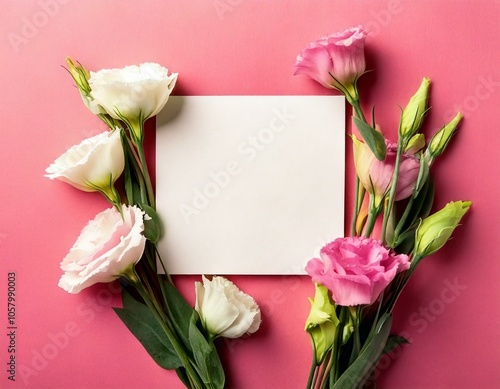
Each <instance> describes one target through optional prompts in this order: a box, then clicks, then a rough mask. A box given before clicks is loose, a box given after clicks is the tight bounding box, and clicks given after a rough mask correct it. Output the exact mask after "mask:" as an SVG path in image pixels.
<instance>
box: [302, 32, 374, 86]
mask: <svg viewBox="0 0 500 389" xmlns="http://www.w3.org/2000/svg"><path fill="white" fill-rule="evenodd" d="M366 35H367V32H366V31H365V30H364V29H363V28H362V27H361V26H359V27H356V28H348V29H347V30H345V31H344V32H341V33H336V34H332V35H329V36H326V37H322V38H320V39H318V40H317V41H315V42H311V43H310V44H309V45H308V46H307V47H306V48H304V49H303V50H302V52H301V53H300V54H299V55H298V56H297V61H296V63H295V67H294V75H297V74H305V75H307V76H309V77H311V78H312V79H313V80H315V81H317V82H319V83H320V84H321V85H323V86H325V87H326V88H335V89H338V90H340V91H341V92H343V93H345V92H346V91H348V92H349V93H353V92H354V86H355V84H356V80H357V79H358V78H359V77H360V76H361V75H362V74H363V73H364V72H365V67H366V64H365V54H364V47H365V38H366Z"/></svg>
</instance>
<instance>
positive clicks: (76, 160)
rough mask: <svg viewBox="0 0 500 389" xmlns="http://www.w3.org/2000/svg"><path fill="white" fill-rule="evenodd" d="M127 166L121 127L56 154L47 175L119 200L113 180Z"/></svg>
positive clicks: (113, 201)
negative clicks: (59, 154)
mask: <svg viewBox="0 0 500 389" xmlns="http://www.w3.org/2000/svg"><path fill="white" fill-rule="evenodd" d="M124 167H125V155H124V152H123V147H122V143H121V138H120V130H118V129H117V130H115V131H106V132H103V133H101V134H99V135H95V136H93V137H91V138H88V139H85V140H84V141H82V142H81V143H80V144H78V145H75V146H73V147H71V148H70V149H69V150H68V151H66V152H65V153H64V154H63V155H61V156H60V157H59V158H57V159H56V160H55V161H54V163H52V164H51V165H50V166H49V167H48V168H47V169H46V170H45V172H46V173H47V174H46V175H45V177H48V178H50V179H58V180H61V181H64V182H66V183H68V184H70V185H73V186H74V187H75V188H78V189H80V190H83V191H85V192H96V191H98V192H101V193H103V194H104V195H105V196H106V197H107V198H108V199H109V200H110V201H111V202H112V203H119V196H118V194H117V193H116V190H115V188H114V183H115V181H116V180H117V179H118V177H120V175H121V174H122V172H123V169H124Z"/></svg>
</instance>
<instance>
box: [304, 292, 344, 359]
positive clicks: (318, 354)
mask: <svg viewBox="0 0 500 389" xmlns="http://www.w3.org/2000/svg"><path fill="white" fill-rule="evenodd" d="M315 287H316V293H315V295H314V300H311V299H309V301H310V302H311V311H310V313H309V316H308V318H307V321H306V326H305V330H306V331H307V332H308V333H309V334H310V335H311V339H312V342H313V347H314V353H315V358H316V363H317V364H320V363H321V362H322V361H323V359H324V358H325V356H326V353H327V352H328V350H330V349H331V348H332V347H333V343H334V342H335V337H336V334H337V328H338V325H339V319H338V318H337V314H336V312H335V304H334V303H333V302H332V299H331V298H330V295H329V292H328V289H327V288H326V287H325V286H323V285H321V284H315Z"/></svg>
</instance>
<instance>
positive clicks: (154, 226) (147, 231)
mask: <svg viewBox="0 0 500 389" xmlns="http://www.w3.org/2000/svg"><path fill="white" fill-rule="evenodd" d="M139 206H140V207H141V209H142V210H143V211H144V212H145V213H146V215H148V216H149V217H150V219H149V220H144V236H145V237H146V239H149V240H150V241H151V242H153V243H156V242H158V239H160V236H161V222H160V218H159V217H158V214H157V213H156V211H155V210H154V209H153V208H152V207H150V206H149V205H147V204H139Z"/></svg>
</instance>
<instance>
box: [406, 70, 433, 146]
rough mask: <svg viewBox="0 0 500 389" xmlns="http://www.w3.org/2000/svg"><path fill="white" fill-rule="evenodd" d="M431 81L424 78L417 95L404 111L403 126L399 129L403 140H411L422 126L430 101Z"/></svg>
mask: <svg viewBox="0 0 500 389" xmlns="http://www.w3.org/2000/svg"><path fill="white" fill-rule="evenodd" d="M430 84H431V80H430V79H428V78H424V79H423V80H422V83H421V84H420V87H419V88H418V91H417V93H415V94H414V95H413V96H412V98H411V99H410V101H409V102H408V105H407V106H406V108H405V109H404V110H403V114H402V116H401V126H400V129H399V135H400V136H401V137H402V138H403V139H410V138H411V137H412V136H413V135H415V134H416V133H417V131H418V129H419V128H420V126H421V125H422V121H423V119H424V115H425V113H426V112H427V102H428V100H429V86H430Z"/></svg>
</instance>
